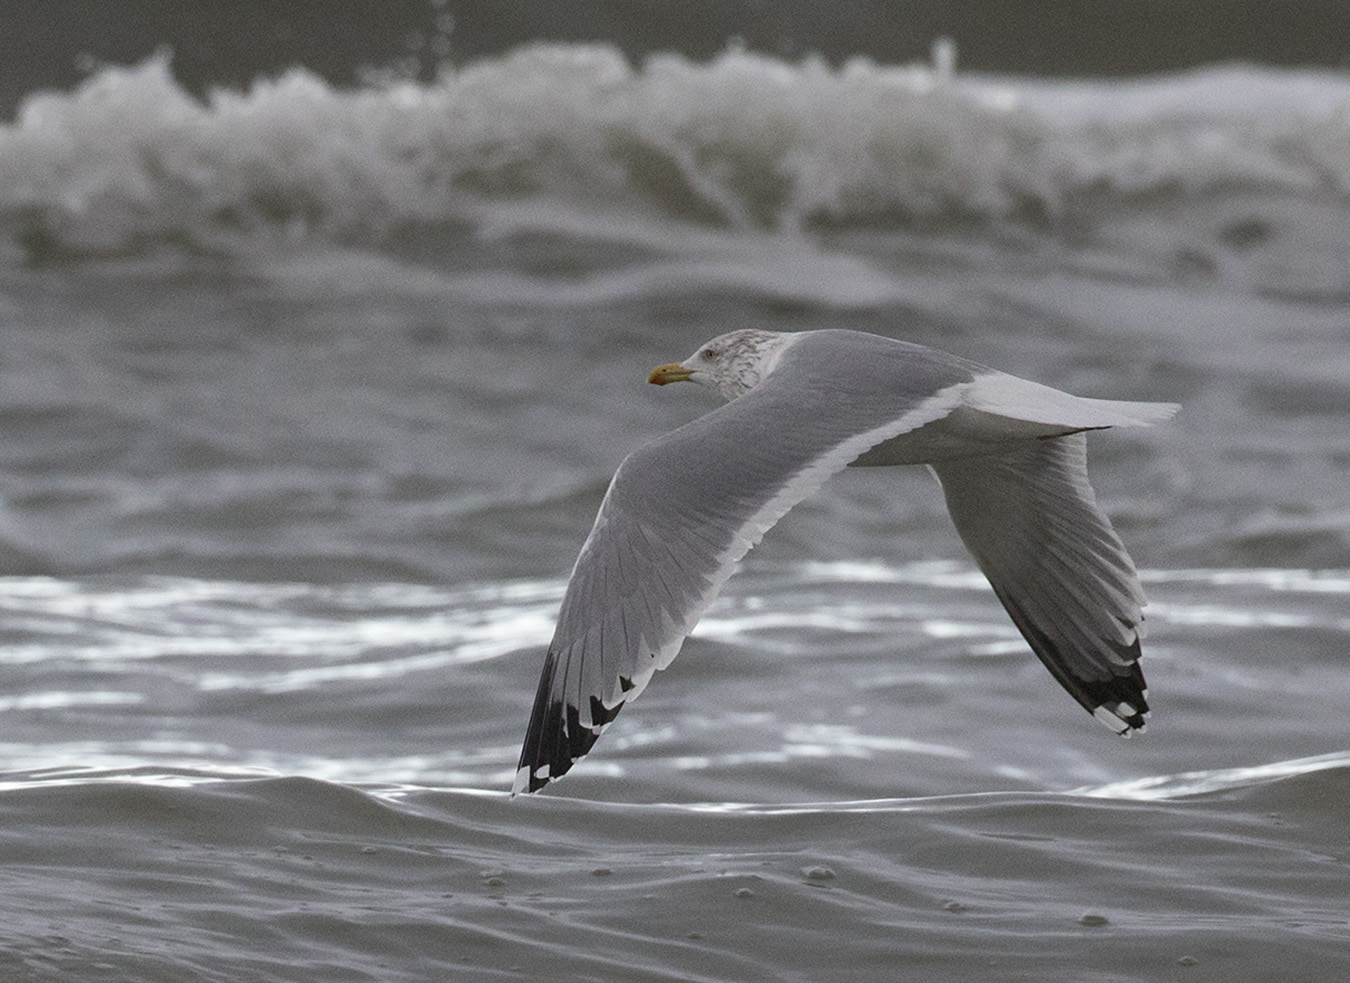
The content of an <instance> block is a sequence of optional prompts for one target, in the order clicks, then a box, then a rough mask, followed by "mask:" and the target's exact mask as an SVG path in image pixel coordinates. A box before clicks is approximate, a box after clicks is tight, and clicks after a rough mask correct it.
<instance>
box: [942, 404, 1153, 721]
mask: <svg viewBox="0 0 1350 983" xmlns="http://www.w3.org/2000/svg"><path fill="white" fill-rule="evenodd" d="M1169 415H1170V413H1169ZM930 467H932V469H933V471H934V472H935V473H936V474H937V476H938V479H939V480H940V481H941V482H942V490H943V493H944V494H945V496H946V498H947V507H948V509H949V510H950V511H951V514H952V520H953V521H954V522H955V523H956V529H957V531H958V532H959V533H960V534H961V539H962V540H963V541H964V542H965V544H966V546H967V548H968V549H969V550H970V552H971V553H972V554H974V557H975V561H976V563H977V564H978V565H979V567H980V569H981V570H982V571H983V572H984V574H985V576H986V577H988V578H989V582H990V583H991V584H992V585H993V587H994V591H995V593H997V594H998V598H999V600H1000V601H1002V602H1003V606H1004V607H1005V608H1006V609H1007V611H1008V614H1010V615H1011V616H1012V620H1013V622H1014V623H1015V624H1016V625H1017V627H1018V629H1019V630H1020V631H1021V632H1022V635H1023V636H1024V637H1025V638H1026V640H1027V642H1028V643H1029V644H1030V645H1031V648H1032V650H1033V651H1034V652H1035V653H1036V655H1037V656H1039V657H1040V660H1041V661H1042V662H1043V663H1045V666H1046V668H1048V669H1049V670H1050V672H1051V673H1052V674H1053V675H1054V677H1055V678H1056V679H1057V680H1059V682H1060V683H1061V685H1063V687H1064V688H1065V689H1066V690H1068V691H1069V693H1070V694H1072V696H1073V697H1074V699H1076V700H1077V701H1078V702H1079V703H1081V704H1082V705H1083V706H1084V707H1086V708H1087V710H1088V712H1090V713H1092V714H1093V715H1094V716H1095V717H1097V719H1098V720H1100V721H1101V722H1102V723H1104V724H1106V726H1108V727H1110V728H1111V729H1112V730H1114V731H1115V732H1116V733H1118V734H1124V735H1127V736H1128V735H1129V734H1130V733H1131V732H1132V731H1134V730H1143V728H1144V716H1145V715H1146V714H1147V713H1148V701H1147V700H1146V699H1145V697H1146V694H1147V690H1146V688H1145V684H1144V674H1143V673H1142V672H1141V671H1140V669H1139V664H1138V659H1139V635H1140V624H1141V622H1142V621H1143V620H1144V616H1143V611H1142V608H1143V606H1144V603H1145V602H1144V592H1143V588H1142V587H1140V585H1139V577H1138V575H1137V574H1136V573H1135V569H1134V563H1133V562H1132V561H1131V560H1130V557H1129V554H1127V553H1126V552H1125V546H1124V544H1123V543H1121V541H1120V537H1119V536H1117V535H1116V532H1115V530H1114V529H1112V528H1111V523H1110V521H1109V520H1108V519H1107V518H1106V516H1105V514H1103V512H1102V510H1101V509H1100V508H1099V507H1098V505H1097V499H1096V496H1095V495H1094V494H1093V491H1092V486H1091V485H1090V484H1088V477H1087V435H1086V434H1083V433H1075V434H1070V435H1069V436H1065V437H1057V438H1054V439H1048V440H1024V441H1018V442H1016V443H1015V444H1014V445H1012V447H1011V448H1009V449H1007V450H1004V451H1002V452H1001V453H996V454H990V455H985V456H980V457H970V458H963V459H960V460H954V461H944V462H940V463H936V464H933V465H930Z"/></svg>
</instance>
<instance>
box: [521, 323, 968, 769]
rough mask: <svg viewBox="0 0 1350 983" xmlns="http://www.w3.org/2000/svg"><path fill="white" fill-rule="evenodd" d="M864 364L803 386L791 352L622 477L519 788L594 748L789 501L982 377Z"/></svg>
mask: <svg viewBox="0 0 1350 983" xmlns="http://www.w3.org/2000/svg"><path fill="white" fill-rule="evenodd" d="M860 337H866V336H860ZM888 344H892V345H897V346H898V343H888ZM801 347H803V346H797V348H801ZM903 347H904V348H905V350H906V354H908V348H909V346H903ZM797 348H794V350H793V352H792V353H790V354H793V355H795V354H796V351H797ZM863 364H864V367H865V370H864V371H862V372H861V373H855V374H857V375H860V376H861V378H857V379H855V380H854V388H853V392H852V394H850V392H848V391H845V392H843V393H842V394H841V393H840V392H839V390H838V387H831V388H829V389H825V388H823V387H821V386H820V385H819V384H814V385H812V384H809V379H807V380H806V381H805V382H804V380H803V378H802V377H801V374H800V373H794V372H793V370H792V365H791V360H790V359H789V358H788V357H786V356H785V357H784V359H783V361H782V363H781V364H780V366H779V367H778V368H777V369H775V372H774V374H773V376H771V377H770V378H769V379H768V380H766V381H765V382H764V383H763V384H761V385H760V386H759V387H757V388H756V389H755V390H754V391H752V392H751V393H749V394H747V395H745V396H743V397H741V398H739V399H737V400H736V401H734V402H732V403H728V404H727V405H725V406H722V407H720V408H718V409H716V410H714V411H713V412H711V413H708V414H707V415H705V416H703V417H700V418H699V419H697V420H695V421H694V422H693V423H690V424H688V425H686V426H685V427H682V428H680V429H679V430H676V431H675V432H673V433H671V434H669V435H667V436H666V437H664V438H661V439H660V440H657V441H654V442H652V443H650V444H647V445H645V446H643V447H640V448H639V449H638V450H636V451H634V452H633V453H632V454H630V455H629V456H628V457H627V458H626V459H625V460H624V462H623V463H622V464H621V465H620V466H619V469H618V472H617V473H616V474H615V475H614V480H613V481H612V482H611V483H610V487H609V490H608V491H607V492H606V494H605V499H604V502H603V503H602V504H601V507H600V513H599V515H598V516H597V517H596V521H595V525H594V527H593V528H592V530H591V534H590V537H589V538H588V539H587V541H586V543H585V545H584V546H583V547H582V549H581V555H580V556H579V557H578V558H577V563H576V566H575V567H574V568H573V572H572V578H571V581H570V582H569V584H568V588H567V591H566V593H565V595H564V597H563V604H562V610H561V612H560V614H559V619H558V628H557V631H556V633H555V634H554V637H553V641H552V643H551V644H550V645H549V650H548V655H547V657H546V658H545V661H544V669H543V673H542V674H541V678H540V682H539V687H538V689H537V691H536V695H535V706H534V711H533V713H532V714H531V717H530V726H529V728H528V731H527V733H526V738H525V745H524V748H523V750H522V753H521V758H520V765H519V768H518V770H517V773H516V780H515V785H514V790H515V791H531V792H533V791H535V790H537V789H539V788H542V787H543V786H544V785H545V784H547V783H548V782H549V781H550V780H552V779H555V778H557V777H558V776H560V775H562V774H564V773H566V772H567V770H568V769H569V768H571V766H572V764H573V763H574V762H575V761H576V760H577V759H578V758H580V757H581V756H582V755H583V754H584V753H585V752H586V751H588V750H589V749H590V747H591V745H592V744H594V742H595V738H596V737H598V736H599V734H600V732H601V731H602V730H603V729H604V727H605V725H606V724H607V723H608V722H609V721H610V720H612V719H613V718H614V715H615V714H617V713H618V711H619V709H620V708H621V707H622V706H623V705H624V704H625V703H626V702H627V701H628V700H631V699H633V698H634V697H636V696H637V695H638V694H639V693H641V691H642V689H643V688H644V687H645V686H646V684H647V682H648V681H649V680H650V679H651V677H652V674H653V673H654V672H655V671H656V670H658V669H662V668H665V667H666V666H667V665H669V664H670V662H671V660H672V659H674V657H675V655H676V654H677V653H678V652H679V649H680V645H681V644H682V642H683V640H684V637H685V635H687V634H688V633H689V631H690V630H692V628H693V627H694V625H695V624H696V623H697V622H698V619H699V617H700V616H701V615H702V613H703V611H704V610H705V609H706V608H707V606H708V604H710V603H711V602H712V600H713V598H714V597H715V596H716V594H717V591H718V590H719V588H720V587H721V586H722V584H723V583H724V582H725V581H726V580H727V578H728V577H730V576H731V574H732V572H733V570H734V568H735V565H736V563H737V562H738V561H739V560H740V559H741V558H742V557H743V556H744V555H745V554H746V552H748V551H749V550H750V549H751V547H752V546H753V545H754V544H755V543H757V542H758V541H759V539H760V537H761V536H763V534H764V533H765V532H766V531H767V530H768V529H769V528H770V527H771V526H773V524H774V523H775V522H777V521H778V520H779V519H780V518H781V517H782V516H783V515H784V514H785V513H786V512H787V511H788V510H789V509H790V508H792V506H793V505H795V504H797V502H799V501H801V500H802V499H803V498H805V497H806V496H807V495H809V494H810V493H811V492H812V491H814V490H815V489H816V488H818V487H819V486H820V485H821V484H823V483H824V481H825V480H826V479H827V478H828V477H829V476H830V475H832V474H834V473H835V472H836V471H839V470H842V469H843V468H844V467H845V466H846V465H848V464H849V463H850V462H851V461H852V460H853V459H854V458H856V457H857V456H858V455H859V454H861V453H863V452H864V451H866V450H867V449H868V448H870V447H872V446H874V445H876V444H877V443H879V442H880V441H882V440H886V439H890V438H892V437H895V436H897V435H899V434H902V433H906V432H908V431H910V430H913V429H917V428H919V427H921V426H923V425H924V424H925V423H929V422H932V421H934V420H937V419H940V418H941V417H943V416H945V415H946V414H948V413H949V412H951V410H952V409H953V408H955V407H956V406H957V405H958V404H959V402H960V398H961V392H962V386H963V385H964V384H966V383H968V382H969V380H970V378H971V375H970V372H969V371H968V370H967V369H966V368H965V366H964V365H951V364H946V363H941V362H937V361H930V362H928V363H924V362H922V361H920V362H919V363H918V364H917V367H915V362H914V360H913V359H912V358H907V359H894V360H892V361H891V362H889V363H888V362H887V361H886V360H885V359H884V358H883V359H877V358H871V359H868V360H865V361H864V363H863ZM905 371H908V372H909V373H910V375H909V377H907V378H906V377H904V376H903V373H904V372H905ZM916 373H917V378H916V375H915V374H916ZM878 376H880V378H878ZM887 383H889V385H888V384H887ZM850 395H852V396H853V398H849V397H850ZM785 420H795V421H798V424H797V425H796V426H794V427H785V426H784V421H785ZM601 626H603V627H601ZM601 666H602V667H603V671H599V667H601ZM583 667H584V671H583ZM597 705H598V706H602V707H603V708H604V713H603V714H602V713H599V712H597V711H595V710H593V709H592V708H593V706H597ZM602 718H603V719H602ZM577 729H580V731H581V732H580V733H578V732H576V731H577Z"/></svg>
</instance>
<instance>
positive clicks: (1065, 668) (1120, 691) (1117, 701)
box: [994, 587, 1149, 737]
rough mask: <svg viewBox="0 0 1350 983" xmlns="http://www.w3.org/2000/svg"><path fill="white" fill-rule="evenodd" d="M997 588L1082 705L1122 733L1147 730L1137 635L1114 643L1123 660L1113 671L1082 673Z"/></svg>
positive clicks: (1022, 629) (1048, 665)
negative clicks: (1127, 642)
mask: <svg viewBox="0 0 1350 983" xmlns="http://www.w3.org/2000/svg"><path fill="white" fill-rule="evenodd" d="M994 592H995V593H996V594H997V595H998V598H999V600H1000V601H1002V602H1003V607H1004V609H1006V610H1007V612H1008V614H1009V615H1010V616H1011V617H1012V620H1013V624H1015V625H1016V626H1017V629H1018V631H1020V632H1021V633H1022V637H1023V638H1025V639H1026V640H1027V644H1029V645H1030V646H1031V650H1032V651H1033V652H1035V653H1036V656H1037V658H1039V659H1040V660H1041V662H1042V663H1043V664H1044V665H1045V667H1046V668H1047V669H1049V670H1050V674H1051V675H1052V676H1054V677H1055V679H1056V680H1057V681H1058V682H1059V684H1060V685H1061V686H1063V687H1064V688H1065V689H1066V690H1067V691H1068V692H1069V695H1070V696H1072V697H1073V698H1074V699H1075V700H1077V701H1078V702H1079V704H1081V705H1082V707H1083V709H1085V710H1087V712H1088V713H1090V714H1092V716H1094V717H1096V718H1097V719H1098V720H1099V721H1101V722H1102V723H1103V724H1105V725H1106V726H1107V727H1109V728H1110V729H1111V730H1113V731H1114V732H1115V733H1117V734H1120V735H1121V736H1122V737H1129V736H1130V735H1131V734H1135V733H1143V732H1144V729H1145V727H1146V726H1147V721H1146V719H1145V718H1146V717H1147V716H1148V713H1149V705H1148V698H1147V697H1148V684H1147V683H1146V682H1145V681H1144V671H1143V670H1142V669H1141V668H1140V667H1139V658H1140V656H1141V654H1142V653H1141V651H1140V648H1139V639H1138V638H1135V640H1134V642H1132V643H1131V644H1130V645H1112V646H1111V648H1112V650H1113V651H1114V652H1115V653H1116V655H1117V656H1118V657H1119V660H1120V664H1119V665H1118V666H1117V667H1116V672H1115V673H1114V674H1112V675H1110V676H1106V677H1100V676H1099V677H1095V678H1094V677H1087V676H1083V675H1079V674H1078V673H1075V672H1074V671H1073V668H1072V662H1071V661H1070V660H1068V659H1066V658H1065V657H1064V654H1063V653H1062V652H1061V651H1060V647H1059V646H1058V645H1057V644H1055V642H1054V640H1053V639H1051V638H1050V637H1049V636H1048V635H1047V634H1046V633H1045V632H1043V631H1041V630H1040V628H1038V627H1037V626H1036V624H1035V623H1034V622H1033V621H1032V620H1031V619H1030V618H1028V617H1027V615H1026V613H1025V612H1024V611H1023V610H1022V608H1021V606H1020V605H1018V604H1017V602H1016V601H1014V600H1012V599H1011V598H1010V597H1009V596H1008V595H1007V594H1006V593H1005V592H1004V591H1001V590H999V589H998V588H997V587H995V588H994Z"/></svg>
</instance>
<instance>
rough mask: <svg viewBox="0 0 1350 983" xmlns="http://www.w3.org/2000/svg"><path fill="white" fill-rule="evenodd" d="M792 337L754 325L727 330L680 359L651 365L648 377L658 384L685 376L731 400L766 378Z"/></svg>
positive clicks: (681, 379) (678, 380)
mask: <svg viewBox="0 0 1350 983" xmlns="http://www.w3.org/2000/svg"><path fill="white" fill-rule="evenodd" d="M795 338H796V335H791V334H784V333H783V332H781V331H760V330H758V329H757V328H745V329H743V330H741V331H730V332H728V333H727V334H724V335H719V336H718V337H716V338H714V339H713V340H712V341H710V342H708V343H707V344H705V345H703V346H702V347H701V348H699V350H698V351H696V352H694V354H692V355H690V356H689V357H688V358H686V359H685V360H684V361H683V362H672V363H670V364H669V365H659V366H657V367H656V368H654V369H652V374H651V375H650V376H648V378H647V381H648V382H650V383H652V384H653V385H657V386H664V385H665V384H666V383H668V382H684V381H686V380H687V381H689V382H697V383H698V384H699V385H700V386H707V387H708V388H709V389H716V390H717V391H718V392H720V393H721V394H722V395H723V396H724V397H725V398H726V399H727V400H733V399H735V398H736V397H737V396H744V395H745V394H746V393H748V392H749V391H750V390H751V389H754V388H755V387H756V386H757V385H759V384H760V383H761V382H763V381H764V380H765V379H767V378H768V376H769V373H770V372H772V371H773V368H774V366H775V365H777V364H778V359H779V358H780V357H781V356H782V354H783V352H784V351H785V350H786V349H787V347H788V345H789V344H791V343H792V341H793V340H794V339H795Z"/></svg>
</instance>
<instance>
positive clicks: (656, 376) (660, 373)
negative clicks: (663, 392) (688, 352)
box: [647, 362, 694, 386]
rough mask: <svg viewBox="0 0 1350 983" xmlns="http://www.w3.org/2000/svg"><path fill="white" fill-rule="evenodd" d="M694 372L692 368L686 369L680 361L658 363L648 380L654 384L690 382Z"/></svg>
mask: <svg viewBox="0 0 1350 983" xmlns="http://www.w3.org/2000/svg"><path fill="white" fill-rule="evenodd" d="M693 374H694V373H693V370H692V369H686V368H685V367H684V366H683V365H681V364H680V363H679V362H671V363H670V364H669V365H658V366H657V367H656V368H654V369H652V374H651V375H649V376H647V381H648V382H650V383H651V384H652V385H653V386H664V385H665V384H666V383H667V382H688V381H689V377H690V376H692V375H693Z"/></svg>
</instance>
